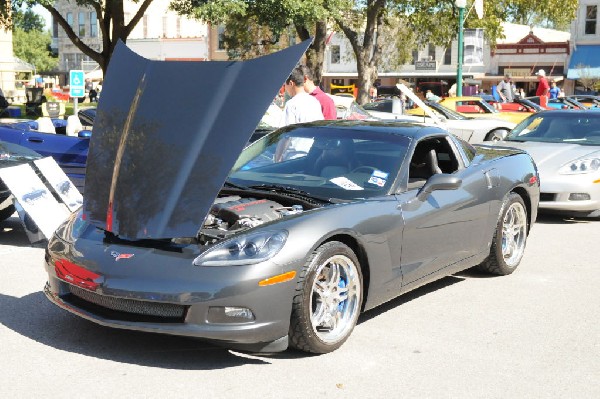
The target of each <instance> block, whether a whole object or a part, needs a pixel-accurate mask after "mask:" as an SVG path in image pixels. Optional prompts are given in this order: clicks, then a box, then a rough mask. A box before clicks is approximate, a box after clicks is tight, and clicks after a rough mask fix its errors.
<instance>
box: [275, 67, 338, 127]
mask: <svg viewBox="0 0 600 399" xmlns="http://www.w3.org/2000/svg"><path fill="white" fill-rule="evenodd" d="M285 93H286V94H287V95H288V97H289V100H287V101H286V102H285V105H284V106H283V113H282V115H281V121H280V123H279V126H287V125H290V124H293V123H302V122H312V121H317V120H333V119H337V111H336V108H335V104H334V103H333V100H332V99H331V98H330V97H329V96H328V95H327V94H325V92H323V90H321V88H320V87H318V86H317V85H316V84H315V82H314V77H313V74H312V71H311V70H310V68H308V67H307V66H306V65H299V66H297V67H295V68H294V69H293V70H292V73H291V74H290V76H289V77H288V78H287V79H286V81H285Z"/></svg>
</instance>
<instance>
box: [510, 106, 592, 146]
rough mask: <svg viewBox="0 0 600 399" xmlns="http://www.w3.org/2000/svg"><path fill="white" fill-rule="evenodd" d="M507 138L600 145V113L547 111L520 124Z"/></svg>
mask: <svg viewBox="0 0 600 399" xmlns="http://www.w3.org/2000/svg"><path fill="white" fill-rule="evenodd" d="M506 140H507V141H538V142H550V143H576V144H582V145H600V115H598V114H594V113H590V112H576V111H568V112H560V113H550V112H549V111H546V112H544V113H541V114H539V115H537V114H536V115H535V116H531V117H529V118H527V119H525V120H524V121H523V122H521V123H520V124H518V125H517V126H516V127H515V128H514V129H513V130H512V131H511V132H510V134H509V135H508V137H507V138H506Z"/></svg>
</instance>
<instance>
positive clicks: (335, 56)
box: [331, 45, 340, 64]
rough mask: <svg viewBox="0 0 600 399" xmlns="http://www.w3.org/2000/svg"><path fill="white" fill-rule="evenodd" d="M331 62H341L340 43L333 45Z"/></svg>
mask: <svg viewBox="0 0 600 399" xmlns="http://www.w3.org/2000/svg"><path fill="white" fill-rule="evenodd" d="M331 63H332V64H339V63H340V46H338V45H332V46H331Z"/></svg>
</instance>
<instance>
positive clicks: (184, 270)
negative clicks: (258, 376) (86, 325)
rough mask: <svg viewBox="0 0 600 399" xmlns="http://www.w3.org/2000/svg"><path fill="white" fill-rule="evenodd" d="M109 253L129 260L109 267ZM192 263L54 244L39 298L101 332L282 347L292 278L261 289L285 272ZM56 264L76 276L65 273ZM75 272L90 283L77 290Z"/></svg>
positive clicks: (156, 253)
mask: <svg viewBox="0 0 600 399" xmlns="http://www.w3.org/2000/svg"><path fill="white" fill-rule="evenodd" d="M115 251H116V252H119V253H135V256H133V257H132V258H130V259H127V260H124V259H121V260H119V261H115V259H114V257H113V256H111V253H112V252H115ZM184 252H185V251H184ZM193 259H194V257H191V258H190V257H188V256H186V254H185V253H184V254H183V255H182V254H180V253H178V254H173V253H168V252H165V251H161V250H158V249H153V248H140V247H130V246H129V247H128V246H124V245H115V244H105V243H102V242H92V241H87V240H78V241H77V244H76V245H65V243H64V242H63V241H61V240H60V239H58V238H56V237H54V238H52V239H51V240H50V241H49V245H48V250H47V252H46V259H45V267H46V270H47V272H48V282H47V284H46V286H45V288H44V292H45V294H46V296H47V297H48V299H49V300H50V301H51V302H53V303H54V304H56V305H58V306H59V307H61V308H63V309H65V310H67V311H69V312H71V313H73V314H75V315H77V316H80V317H83V318H85V319H87V320H90V321H93V322H95V323H97V324H100V325H103V326H108V327H114V328H121V329H129V330H137V331H145V332H154V333H162V334H171V335H181V336H189V337H196V338H201V339H206V340H210V341H211V342H213V343H215V344H221V345H225V346H227V347H231V348H240V349H247V350H252V351H269V352H275V351H281V350H285V349H286V348H287V335H288V329H289V321H290V314H291V308H292V299H293V295H294V293H295V288H296V279H294V280H291V281H288V282H285V283H280V284H275V285H270V286H264V287H260V286H259V285H258V282H259V281H261V280H263V279H265V278H268V277H271V276H273V275H277V274H280V273H282V272H285V271H289V270H290V267H291V266H287V267H284V266H279V265H275V264H266V263H265V264H257V265H251V266H232V267H198V266H193V265H192V260H193ZM57 262H59V264H60V265H63V263H60V262H64V263H66V264H69V265H76V266H74V267H77V268H78V269H77V270H75V271H74V273H71V274H69V272H65V270H64V268H62V269H61V267H62V266H61V267H57ZM82 271H83V272H82ZM78 273H79V277H81V274H82V273H91V274H92V277H90V278H88V279H87V280H86V281H84V282H83V283H82V281H83V280H85V279H80V278H78V276H77V275H78ZM95 276H97V277H95ZM88 277H89V276H88ZM225 307H228V308H230V307H236V308H244V309H249V310H250V311H251V312H252V314H253V319H252V320H247V319H245V320H241V319H240V318H235V317H234V318H231V319H230V320H229V319H228V318H227V317H224V316H223V315H222V313H223V312H222V310H223V309H224V308H225ZM157 309H158V310H157ZM164 309H167V310H164ZM172 310H174V312H175V313H171V311H172ZM215 315H216V316H215Z"/></svg>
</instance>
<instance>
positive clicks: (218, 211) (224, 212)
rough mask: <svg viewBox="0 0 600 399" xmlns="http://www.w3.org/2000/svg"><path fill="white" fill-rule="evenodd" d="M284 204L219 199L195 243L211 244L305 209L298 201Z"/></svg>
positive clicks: (251, 199)
mask: <svg viewBox="0 0 600 399" xmlns="http://www.w3.org/2000/svg"><path fill="white" fill-rule="evenodd" d="M283 199H284V200H285V199H286V198H283ZM287 200H288V201H274V200H272V199H267V198H256V197H242V196H239V195H224V196H220V197H218V198H217V199H216V200H215V202H214V203H213V205H212V207H211V209H210V212H209V214H208V215H207V216H206V219H205V220H204V223H203V225H202V228H201V229H200V231H199V234H198V241H199V242H200V244H202V245H204V244H212V243H215V242H217V241H219V240H221V239H223V238H227V237H228V236H230V235H232V234H234V233H237V232H239V231H242V230H246V229H249V228H252V227H256V226H259V225H261V224H263V223H267V222H270V221H273V220H277V219H281V218H283V217H286V216H289V215H295V214H299V213H302V212H304V211H305V206H304V205H301V204H300V203H299V202H302V201H290V199H287ZM283 202H290V203H285V204H284V203H283Z"/></svg>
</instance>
